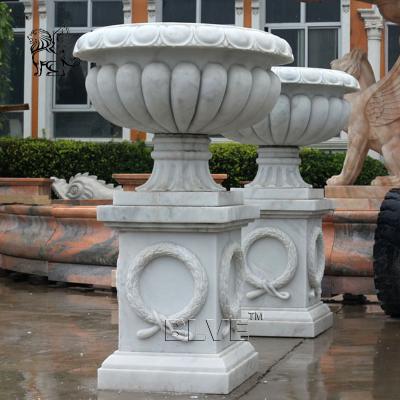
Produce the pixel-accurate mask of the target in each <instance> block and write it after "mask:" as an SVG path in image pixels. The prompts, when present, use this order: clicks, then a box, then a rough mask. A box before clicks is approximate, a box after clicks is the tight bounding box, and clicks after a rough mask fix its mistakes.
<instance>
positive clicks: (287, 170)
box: [245, 145, 311, 189]
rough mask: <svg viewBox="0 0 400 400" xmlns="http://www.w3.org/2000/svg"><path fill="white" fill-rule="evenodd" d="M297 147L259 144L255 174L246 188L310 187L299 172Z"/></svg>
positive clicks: (299, 161)
mask: <svg viewBox="0 0 400 400" xmlns="http://www.w3.org/2000/svg"><path fill="white" fill-rule="evenodd" d="M299 150H300V149H299V148H298V147H296V146H262V145H261V146H260V147H259V148H258V152H257V153H258V158H257V165H258V170H257V175H256V177H255V178H254V180H253V181H252V182H250V183H249V184H247V185H246V186H245V187H246V188H255V189H257V188H258V189H261V188H271V189H277V188H311V185H309V184H308V183H306V182H304V180H303V178H302V176H301V174H300V169H299V166H300V163H301V160H300V156H299Z"/></svg>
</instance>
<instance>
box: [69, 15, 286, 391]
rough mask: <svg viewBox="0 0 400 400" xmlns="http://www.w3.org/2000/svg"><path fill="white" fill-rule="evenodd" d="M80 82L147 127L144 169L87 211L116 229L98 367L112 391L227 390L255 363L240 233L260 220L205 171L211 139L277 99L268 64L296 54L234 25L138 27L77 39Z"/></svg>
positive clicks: (111, 116)
mask: <svg viewBox="0 0 400 400" xmlns="http://www.w3.org/2000/svg"><path fill="white" fill-rule="evenodd" d="M74 55H75V56H77V57H79V58H81V59H84V60H87V61H91V62H95V63H96V66H95V67H94V68H92V69H91V70H90V71H89V74H88V76H87V79H86V88H87V92H88V94H89V97H90V99H91V101H92V102H93V104H94V106H95V107H96V110H97V111H98V112H99V113H100V114H101V115H102V116H103V117H105V118H106V119H108V120H109V121H111V122H113V123H115V124H117V125H120V126H124V127H128V128H138V129H142V130H145V131H150V132H154V133H155V135H154V141H153V143H154V151H153V152H152V157H153V159H154V169H153V173H152V175H151V178H150V179H149V180H148V182H147V183H145V184H144V185H143V186H141V187H139V188H137V192H116V193H115V195H114V201H113V205H112V206H102V207H98V219H99V220H101V221H104V222H105V223H106V224H108V225H109V226H112V227H114V228H116V229H118V230H119V232H120V236H119V259H118V266H117V289H118V300H119V347H118V350H117V351H115V352H114V353H113V354H112V355H111V356H109V357H108V358H107V359H106V360H105V361H104V363H103V364H102V366H101V368H100V369H99V371H98V387H99V389H103V390H116V391H158V392H160V391H166V392H187V393H197V392H200V393H228V392H230V391H231V390H232V389H233V388H235V387H236V386H238V385H239V384H241V383H242V382H243V381H244V380H245V379H247V378H248V377H250V376H251V375H252V374H254V373H255V372H256V370H257V353H256V352H255V351H254V348H253V347H252V346H251V344H250V343H249V342H246V341H241V339H240V331H244V330H245V328H246V327H245V326H242V325H240V323H237V321H235V320H236V319H237V318H240V298H239V294H240V293H241V292H242V291H241V286H242V284H243V282H244V280H243V279H242V273H243V269H244V262H243V253H242V249H241V228H242V227H243V226H245V225H247V224H248V223H249V222H250V221H252V220H254V219H255V218H256V217H258V216H259V210H258V209H257V208H256V207H252V206H247V205H244V204H243V196H242V193H230V192H226V191H225V189H224V188H223V187H221V186H219V185H217V184H216V183H215V182H214V180H213V179H212V177H211V175H210V172H209V167H208V160H209V159H210V157H211V154H210V152H209V150H208V145H209V138H208V134H211V133H221V132H229V131H233V130H235V129H245V128H247V127H248V126H251V125H253V124H255V123H257V122H259V121H260V120H261V119H263V118H264V117H265V115H266V114H267V113H268V112H269V111H270V110H271V109H272V108H273V106H274V105H275V103H276V101H277V99H278V97H279V93H280V87H281V85H280V80H279V78H278V77H277V76H276V75H275V74H274V73H273V72H272V71H271V69H270V68H271V66H272V65H277V64H285V63H288V62H291V60H292V59H293V57H292V53H291V49H290V47H289V45H288V44H287V43H286V42H285V41H284V40H282V39H280V38H278V37H275V36H273V35H270V34H267V33H264V32H261V31H256V30H251V29H244V28H238V27H232V26H222V25H201V24H166V23H149V24H133V25H120V26H112V27H105V28H101V29H98V30H95V31H94V32H90V33H87V34H85V35H83V36H82V37H81V38H80V39H79V40H78V42H77V43H76V46H75V51H74Z"/></svg>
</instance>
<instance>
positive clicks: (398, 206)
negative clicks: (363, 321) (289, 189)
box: [374, 189, 400, 318]
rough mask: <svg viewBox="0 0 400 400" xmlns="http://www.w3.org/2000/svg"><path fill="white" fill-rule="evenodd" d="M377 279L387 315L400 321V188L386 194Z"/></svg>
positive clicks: (377, 233) (378, 233)
mask: <svg viewBox="0 0 400 400" xmlns="http://www.w3.org/2000/svg"><path fill="white" fill-rule="evenodd" d="M374 280H375V288H376V290H377V295H378V299H379V301H380V303H381V307H382V309H383V310H384V311H385V313H386V314H388V315H390V316H391V317H394V318H400V189H392V190H391V191H390V192H388V193H387V194H386V197H385V200H384V201H383V202H382V205H381V209H380V212H379V216H378V224H377V228H376V230H375V244H374Z"/></svg>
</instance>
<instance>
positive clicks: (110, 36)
mask: <svg viewBox="0 0 400 400" xmlns="http://www.w3.org/2000/svg"><path fill="white" fill-rule="evenodd" d="M74 55H75V56H76V57H79V58H81V59H83V60H86V61H90V62H94V63H96V66H95V67H93V68H91V69H90V71H89V73H88V76H87V78H86V89H87V92H88V95H89V97H90V99H91V100H92V102H93V104H94V106H95V108H96V110H97V111H98V112H99V113H100V114H101V115H102V116H103V117H104V118H106V119H108V120H110V121H111V122H113V123H114V124H116V125H119V126H124V127H128V128H138V129H142V130H145V131H151V132H157V133H194V134H199V133H200V134H210V133H221V132H225V131H232V130H235V129H240V128H244V127H247V126H249V125H251V124H253V123H256V122H258V121H260V120H261V119H262V118H263V117H264V116H265V114H266V113H268V112H269V111H270V110H271V109H272V107H273V106H274V104H275V102H276V100H277V98H278V95H279V92H280V81H279V79H278V78H277V77H276V75H275V74H274V73H273V72H271V70H270V67H271V65H279V64H287V63H290V62H291V61H292V60H293V56H292V52H291V48H290V46H289V45H288V43H287V42H286V41H284V40H283V39H281V38H279V37H277V36H274V35H271V34H269V33H266V32H262V31H259V30H254V29H244V28H241V27H235V26H223V25H206V24H177V23H147V24H130V25H116V26H110V27H104V28H100V29H97V30H95V31H93V32H89V33H86V34H85V35H83V36H82V37H80V38H79V40H78V41H77V43H76V45H75V49H74Z"/></svg>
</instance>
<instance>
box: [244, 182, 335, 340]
mask: <svg viewBox="0 0 400 400" xmlns="http://www.w3.org/2000/svg"><path fill="white" fill-rule="evenodd" d="M243 190H244V189H243ZM245 203H246V204H253V203H254V204H257V205H258V206H259V207H260V209H261V217H260V218H259V219H257V220H255V221H254V222H252V223H250V224H249V225H248V226H246V227H243V228H242V246H243V250H244V255H245V276H246V285H245V293H246V295H245V296H244V297H243V300H242V317H243V316H244V315H247V314H246V313H248V312H249V311H250V312H254V313H257V315H262V317H261V318H262V319H258V320H255V319H254V320H252V321H251V328H250V332H251V334H252V335H257V336H288V337H302V336H304V337H315V336H316V335H318V334H319V333H321V332H322V331H324V330H326V329H327V328H329V327H330V326H331V324H332V317H331V316H330V312H329V309H328V307H327V306H324V305H322V303H321V301H320V295H321V280H322V277H323V271H324V268H325V255H324V246H323V240H322V223H321V217H322V216H323V215H324V214H326V213H327V212H329V211H330V209H331V208H330V207H331V202H330V201H328V200H326V199H318V200H281V201H279V200H269V199H266V200H259V201H254V200H253V201H248V200H245ZM317 306H318V307H317ZM243 310H245V311H243ZM312 310H314V311H312ZM315 310H317V311H318V312H317V311H315ZM254 315H255V314H254ZM292 318H293V320H292Z"/></svg>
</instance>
